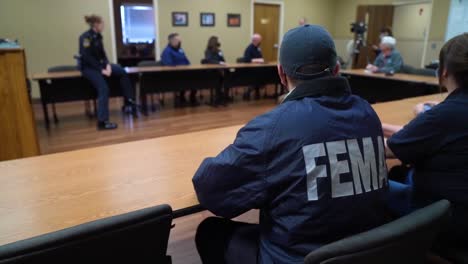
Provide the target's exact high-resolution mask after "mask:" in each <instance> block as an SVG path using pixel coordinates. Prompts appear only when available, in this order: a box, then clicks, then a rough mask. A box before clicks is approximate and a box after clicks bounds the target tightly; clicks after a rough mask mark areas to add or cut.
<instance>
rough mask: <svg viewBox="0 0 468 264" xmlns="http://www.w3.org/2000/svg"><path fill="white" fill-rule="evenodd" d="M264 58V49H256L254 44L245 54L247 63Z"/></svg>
mask: <svg viewBox="0 0 468 264" xmlns="http://www.w3.org/2000/svg"><path fill="white" fill-rule="evenodd" d="M261 58H263V54H262V49H261V48H260V47H255V45H254V44H252V43H251V44H250V45H249V46H248V47H247V48H246V49H245V52H244V60H245V61H247V62H250V61H252V59H261Z"/></svg>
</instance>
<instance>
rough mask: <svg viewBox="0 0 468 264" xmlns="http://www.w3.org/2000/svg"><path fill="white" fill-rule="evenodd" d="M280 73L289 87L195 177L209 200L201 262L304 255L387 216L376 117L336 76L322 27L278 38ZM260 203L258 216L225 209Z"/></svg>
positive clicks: (293, 259)
mask: <svg viewBox="0 0 468 264" xmlns="http://www.w3.org/2000/svg"><path fill="white" fill-rule="evenodd" d="M278 73H279V75H280V77H281V81H282V83H283V85H284V86H286V87H287V88H288V90H289V94H288V95H287V96H286V97H285V99H284V101H283V102H282V103H281V104H280V105H279V106H278V107H276V108H275V109H273V110H272V111H270V112H268V113H266V114H263V115H261V116H258V117H257V118H255V119H253V120H252V121H250V122H249V123H248V124H247V125H246V126H245V127H243V128H242V129H241V130H240V131H239V132H238V134H237V137H236V139H235V141H234V143H233V144H231V145H229V146H228V147H227V148H226V149H225V150H223V151H222V152H221V153H220V154H219V155H218V156H216V157H214V158H207V159H205V160H204V161H203V162H202V164H201V165H200V168H199V169H198V171H197V172H196V174H195V176H194V177H193V184H194V187H195V190H196V193H197V196H198V199H199V201H200V204H201V205H202V206H203V207H205V208H206V209H208V210H210V211H211V212H213V213H214V214H216V215H217V216H220V217H211V218H208V219H206V220H204V221H203V222H202V223H201V224H200V226H199V228H198V230H197V235H196V243H197V249H198V251H199V254H200V256H201V259H202V261H203V263H242V264H247V263H303V260H304V257H305V256H306V255H307V254H308V253H310V252H311V251H313V250H315V249H317V248H319V247H321V246H323V245H325V244H328V243H331V242H333V241H336V240H339V239H342V238H345V237H347V236H350V235H353V234H356V233H360V232H363V231H367V230H369V229H372V228H374V227H376V226H379V225H382V224H383V223H385V222H386V218H385V206H384V205H385V199H384V196H385V193H386V191H387V169H386V164H385V154H384V141H383V134H382V128H381V127H382V126H381V123H380V120H379V118H378V117H377V115H376V113H375V112H374V110H373V109H372V107H371V106H370V105H369V104H368V103H367V102H366V101H365V100H363V99H362V98H360V97H358V96H355V95H352V93H351V90H350V87H349V84H348V82H347V80H346V79H345V78H342V77H340V76H339V64H337V58H336V50H335V44H334V42H333V40H332V38H331V36H330V34H329V33H328V32H327V31H326V30H325V29H324V28H322V27H320V26H315V25H304V26H301V27H298V28H295V29H292V30H290V31H289V32H288V33H286V35H285V36H284V38H283V43H282V45H281V49H280V64H279V65H278ZM251 209H260V223H259V224H258V225H254V224H247V223H239V222H234V221H231V220H229V219H231V218H233V217H236V216H238V215H241V214H243V213H245V212H247V211H249V210H251Z"/></svg>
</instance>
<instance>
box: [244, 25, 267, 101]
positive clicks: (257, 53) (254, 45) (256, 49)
mask: <svg viewBox="0 0 468 264" xmlns="http://www.w3.org/2000/svg"><path fill="white" fill-rule="evenodd" d="M261 44H262V36H261V35H260V34H254V35H253V36H252V42H251V43H250V44H249V46H247V48H246V49H245V51H244V61H245V62H249V63H265V60H264V59H263V54H262V48H260V45H261ZM253 90H255V99H256V100H258V99H260V86H249V87H248V88H247V91H246V92H245V93H244V100H250V94H251V93H252V91H253Z"/></svg>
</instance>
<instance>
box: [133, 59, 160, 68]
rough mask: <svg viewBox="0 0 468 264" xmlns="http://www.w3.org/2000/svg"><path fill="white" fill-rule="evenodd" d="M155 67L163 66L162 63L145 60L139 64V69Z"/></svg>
mask: <svg viewBox="0 0 468 264" xmlns="http://www.w3.org/2000/svg"><path fill="white" fill-rule="evenodd" d="M154 66H163V64H162V62H161V61H154V60H144V61H140V62H139V63H138V64H137V67H154Z"/></svg>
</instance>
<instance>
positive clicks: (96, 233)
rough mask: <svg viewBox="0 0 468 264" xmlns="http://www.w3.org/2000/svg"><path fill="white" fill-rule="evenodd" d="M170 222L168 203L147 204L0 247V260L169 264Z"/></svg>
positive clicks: (7, 263)
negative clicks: (144, 206)
mask: <svg viewBox="0 0 468 264" xmlns="http://www.w3.org/2000/svg"><path fill="white" fill-rule="evenodd" d="M171 223H172V209H171V207H170V206H168V205H161V206H156V207H151V208H147V209H143V210H139V211H135V212H131V213H127V214H123V215H119V216H114V217H110V218H106V219H101V220H97V221H93V222H89V223H86V224H82V225H79V226H75V227H71V228H67V229H64V230H61V231H57V232H53V233H49V234H46V235H42V236H38V237H34V238H31V239H27V240H22V241H18V242H15V243H12V244H7V245H4V246H0V263H2V264H20V263H21V264H40V263H48V264H51V263H52V264H55V263H57V264H58V263H71V264H78V263H80V264H81V263H164V264H170V263H171V258H170V256H167V255H166V252H167V244H168V239H169V233H170V229H171Z"/></svg>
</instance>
